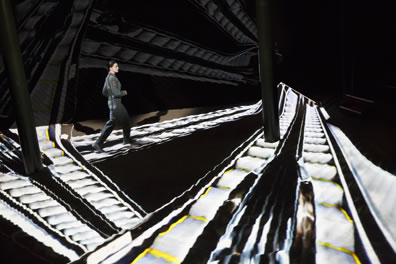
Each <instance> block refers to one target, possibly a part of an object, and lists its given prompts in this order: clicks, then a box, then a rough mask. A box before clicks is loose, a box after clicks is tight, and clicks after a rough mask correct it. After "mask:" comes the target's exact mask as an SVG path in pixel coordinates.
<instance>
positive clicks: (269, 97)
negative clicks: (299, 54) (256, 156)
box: [256, 0, 280, 142]
mask: <svg viewBox="0 0 396 264" xmlns="http://www.w3.org/2000/svg"><path fill="white" fill-rule="evenodd" d="M270 15H271V11H270V0H256V21H257V30H258V40H259V71H260V84H261V96H262V101H263V119H264V138H265V140H266V141H268V142H275V141H278V140H279V138H280V135H279V114H278V102H277V101H278V96H277V94H278V93H277V91H276V84H274V77H273V67H272V66H273V59H272V57H273V47H272V32H271V17H270Z"/></svg>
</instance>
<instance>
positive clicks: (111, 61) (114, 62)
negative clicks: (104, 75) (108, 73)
mask: <svg viewBox="0 0 396 264" xmlns="http://www.w3.org/2000/svg"><path fill="white" fill-rule="evenodd" d="M116 63H117V62H116V61H115V60H110V61H109V63H107V70H110V68H111V67H113V66H114V64H116Z"/></svg>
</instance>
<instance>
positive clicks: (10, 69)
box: [0, 0, 43, 175]
mask: <svg viewBox="0 0 396 264" xmlns="http://www.w3.org/2000/svg"><path fill="white" fill-rule="evenodd" d="M0 41H1V47H2V49H3V56H4V64H5V68H6V72H7V76H8V83H9V85H10V92H11V97H12V101H13V104H14V106H15V111H16V123H17V126H18V133H19V140H20V141H21V147H22V155H23V161H24V164H25V171H26V174H28V175H30V174H33V173H35V172H38V171H40V170H41V169H42V168H43V165H42V163H41V156H40V148H39V145H38V141H37V133H36V127H35V125H34V119H33V110H32V102H31V101H30V95H29V93H28V89H27V82H26V76H25V71H24V66H23V62H22V55H21V50H20V48H19V41H18V36H17V32H16V25H15V18H14V13H13V9H12V6H11V3H10V1H9V0H0Z"/></svg>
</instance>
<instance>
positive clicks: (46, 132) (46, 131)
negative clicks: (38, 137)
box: [45, 129, 50, 140]
mask: <svg viewBox="0 0 396 264" xmlns="http://www.w3.org/2000/svg"><path fill="white" fill-rule="evenodd" d="M45 134H46V135H47V140H49V139H50V138H49V134H48V129H46V130H45Z"/></svg>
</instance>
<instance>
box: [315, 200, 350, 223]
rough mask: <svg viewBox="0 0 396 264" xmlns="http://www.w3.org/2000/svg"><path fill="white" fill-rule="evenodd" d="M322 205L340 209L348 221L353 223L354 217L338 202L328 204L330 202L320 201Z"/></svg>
mask: <svg viewBox="0 0 396 264" xmlns="http://www.w3.org/2000/svg"><path fill="white" fill-rule="evenodd" d="M320 204H321V205H324V206H326V207H336V208H337V209H338V210H340V211H341V212H342V213H343V214H344V216H345V218H346V219H347V220H348V222H350V223H353V220H352V218H351V217H350V216H349V215H348V213H347V211H345V210H344V209H343V208H342V207H341V206H339V205H338V204H328V203H320Z"/></svg>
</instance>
